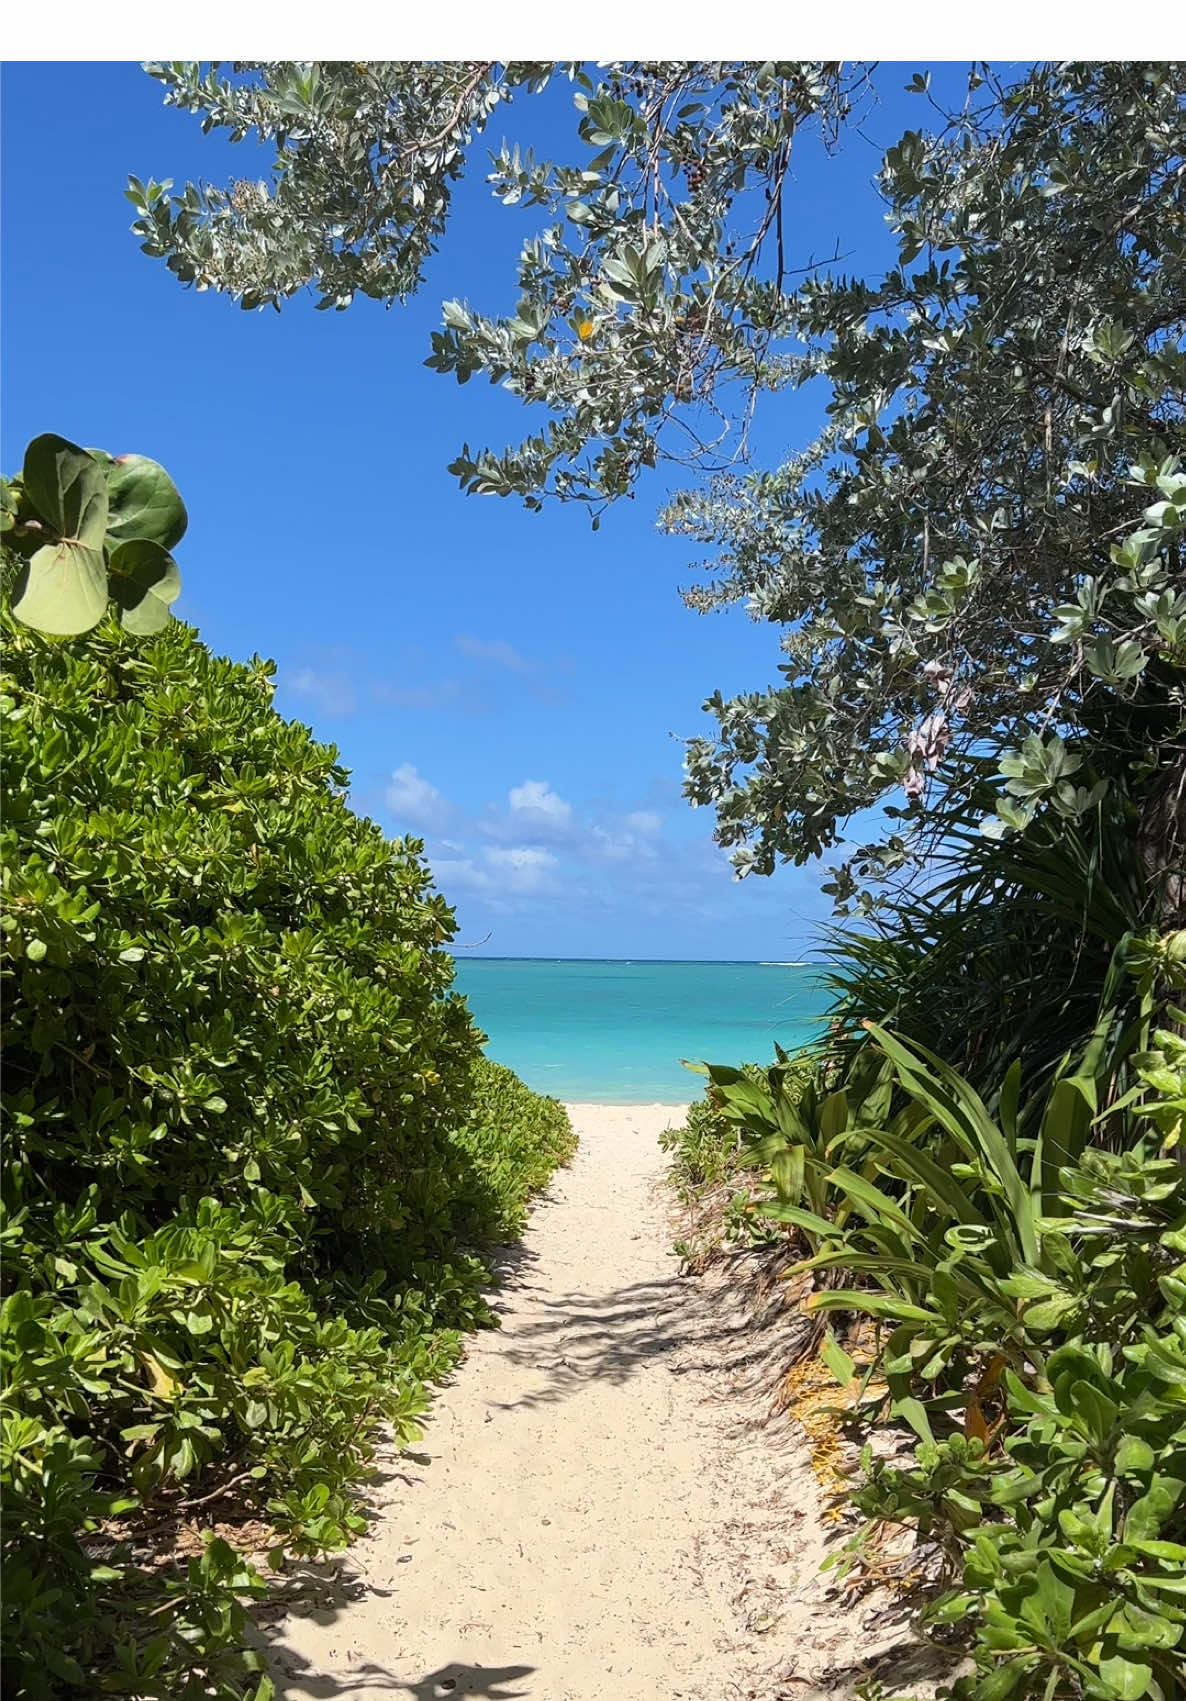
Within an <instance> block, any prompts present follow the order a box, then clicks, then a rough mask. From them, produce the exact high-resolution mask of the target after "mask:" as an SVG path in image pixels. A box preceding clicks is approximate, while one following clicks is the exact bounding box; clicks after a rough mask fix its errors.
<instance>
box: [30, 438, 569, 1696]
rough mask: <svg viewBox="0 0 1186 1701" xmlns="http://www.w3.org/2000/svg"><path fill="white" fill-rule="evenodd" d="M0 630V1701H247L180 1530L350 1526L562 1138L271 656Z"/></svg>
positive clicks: (240, 1627) (416, 860) (310, 1544)
mask: <svg viewBox="0 0 1186 1701" xmlns="http://www.w3.org/2000/svg"><path fill="white" fill-rule="evenodd" d="M54 441H59V440H54ZM85 459H86V460H87V462H88V463H89V465H88V466H84V467H83V468H82V471H81V474H80V476H81V477H82V478H83V480H84V481H85V480H87V479H90V477H91V472H90V467H94V466H97V465H98V463H97V462H96V461H95V460H94V458H93V457H90V456H87V457H85ZM27 464H28V463H27ZM32 464H34V465H36V464H38V460H37V456H36V455H34V456H33V457H32ZM55 464H57V465H58V466H62V465H73V464H74V463H73V462H72V461H71V460H70V458H69V457H68V456H65V455H64V454H63V456H60V457H59V459H58V461H57V462H56V463H55ZM146 476H147V475H146ZM112 477H113V479H115V478H116V477H117V475H116V474H115V473H113V474H112ZM149 488H150V489H159V486H158V485H157V484H156V483H155V481H153V480H151V479H150V480H149ZM170 488H171V487H170ZM138 523H143V522H138ZM121 547H122V546H121ZM116 553H118V551H113V555H112V559H113V560H114V558H115V554H116ZM5 566H6V570H7V571H8V572H9V573H10V574H15V573H18V572H19V571H20V568H21V558H19V557H18V556H16V555H15V553H14V552H10V551H9V550H8V548H7V542H6V544H5ZM51 600H52V599H51ZM116 601H117V603H118V597H117V598H116ZM3 621H4V636H5V672H4V676H3V681H2V684H0V717H2V719H3V726H4V741H5V764H4V773H3V785H4V809H3V827H2V850H3V903H2V906H0V942H2V945H0V977H2V980H3V994H4V1003H5V1015H6V1034H5V1040H6V1044H5V1079H4V1096H3V1113H4V1131H5V1141H4V1168H3V1187H2V1200H0V1206H2V1212H0V1266H2V1270H3V1277H4V1287H5V1294H6V1298H5V1300H4V1305H3V1309H2V1311H0V1359H2V1364H3V1374H4V1383H5V1407H4V1418H3V1458H2V1472H3V1491H4V1507H5V1517H4V1526H3V1546H4V1552H3V1559H4V1572H5V1581H6V1588H5V1593H4V1601H3V1607H2V1612H3V1681H4V1687H5V1693H6V1694H12V1695H13V1696H14V1697H27V1698H28V1701H43V1698H48V1697H57V1696H59V1695H62V1694H77V1693H84V1694H97V1693H123V1694H129V1695H136V1696H143V1697H146V1698H147V1697H165V1696H171V1697H177V1696H182V1697H184V1698H185V1701H199V1698H201V1701H208V1698H209V1697H212V1696H215V1697H217V1698H218V1701H230V1698H232V1697H240V1696H244V1695H248V1694H250V1695H252V1696H254V1697H256V1698H257V1701H264V1698H265V1697H266V1696H268V1695H270V1693H271V1688H270V1684H269V1683H268V1680H267V1679H266V1678H265V1677H260V1676H259V1675H258V1670H257V1668H258V1665H259V1661H258V1659H257V1658H256V1656H254V1655H252V1654H250V1653H249V1652H248V1651H246V1648H245V1623H244V1617H243V1613H242V1610H241V1605H240V1597H241V1596H250V1595H251V1594H253V1593H259V1592H260V1591H261V1590H262V1589H263V1587H264V1584H263V1581H262V1579H261V1578H260V1577H259V1576H257V1575H256V1574H255V1573H254V1572H253V1571H252V1570H251V1568H250V1567H249V1566H246V1565H245V1564H244V1563H243V1562H242V1560H241V1559H240V1558H239V1556H237V1555H236V1554H235V1553H233V1552H232V1551H231V1549H230V1548H229V1547H228V1546H227V1544H226V1543H225V1542H223V1541H219V1540H217V1539H211V1540H209V1541H208V1543H207V1547H206V1551H205V1553H204V1554H203V1555H202V1556H199V1557H195V1558H193V1559H192V1560H188V1561H185V1562H181V1561H180V1560H179V1559H178V1558H177V1555H176V1553H175V1551H174V1541H175V1538H176V1534H177V1529H178V1527H179V1522H180V1521H181V1520H184V1519H185V1518H186V1517H187V1516H188V1515H189V1514H190V1512H191V1511H196V1510H197V1509H198V1508H203V1509H205V1510H204V1511H202V1512H200V1513H198V1515H199V1516H200V1517H203V1518H204V1519H216V1518H218V1517H219V1516H220V1515H222V1516H232V1515H238V1516H240V1517H242V1516H244V1515H246V1514H248V1513H250V1514H252V1515H254V1516H255V1517H256V1518H257V1519H258V1520H260V1521H262V1523H263V1525H264V1527H265V1529H268V1530H270V1531H271V1540H272V1542H273V1548H274V1557H275V1558H277V1559H279V1557H280V1555H281V1554H282V1553H284V1552H292V1553H296V1554H316V1553H322V1552H325V1551H328V1550H332V1549H333V1548H335V1547H340V1546H342V1545H344V1544H345V1542H346V1541H347V1540H349V1538H350V1537H351V1535H352V1534H353V1533H354V1532H355V1531H356V1530H357V1529H358V1528H359V1527H360V1508H359V1486H360V1483H361V1481H362V1479H363V1477H364V1476H365V1473H366V1467H367V1460H368V1459H369V1457H370V1453H371V1448H372V1445H373V1437H374V1433H375V1430H376V1426H377V1425H378V1424H379V1423H381V1422H386V1423H388V1424H390V1426H391V1429H392V1433H393V1435H394V1437H395V1439H396V1440H397V1441H406V1440H408V1439H410V1438H411V1437H412V1436H414V1435H415V1434H416V1433H417V1420H418V1418H419V1416H420V1414H421V1413H422V1412H423V1411H424V1409H425V1407H426V1404H427V1392H426V1390H427V1387H428V1385H429V1384H430V1383H431V1382H433V1381H435V1380H437V1379H438V1378H439V1377H440V1376H441V1375H442V1374H443V1373H444V1371H445V1370H446V1369H447V1368H448V1367H449V1366H450V1365H451V1364H452V1363H453V1362H454V1361H455V1359H456V1357H457V1354H458V1351H459V1340H460V1337H459V1331H460V1330H461V1329H463V1328H466V1327H472V1326H474V1325H475V1324H480V1323H483V1322H488V1321H490V1320H491V1313H490V1311H489V1308H488V1306H487V1304H486V1302H485V1300H484V1298H483V1296H482V1292H481V1288H482V1285H483V1282H484V1280H485V1278H486V1276H487V1273H488V1270H487V1265H486V1263H485V1262H484V1259H483V1257H482V1255H481V1249H482V1246H483V1244H484V1243H485V1242H487V1241H488V1240H490V1239H493V1238H505V1236H506V1235H507V1234H510V1233H513V1232H515V1230H516V1229H517V1227H518V1225H519V1224H520V1222H521V1220H522V1214H523V1209H524V1205H525V1202H526V1199H527V1198H528V1197H529V1195H530V1194H531V1193H532V1192H533V1191H535V1190H537V1189H538V1188H539V1187H540V1186H541V1185H542V1184H543V1182H544V1180H545V1179H546V1176H547V1173H548V1171H549V1169H550V1167H551V1166H552V1165H553V1164H554V1163H555V1162H557V1161H562V1160H563V1158H564V1157H566V1156H567V1154H568V1152H569V1151H570V1149H571V1144H572V1135H571V1130H570V1129H569V1128H568V1125H567V1118H566V1117H565V1116H564V1113H563V1111H562V1110H561V1108H560V1107H559V1106H557V1105H556V1104H555V1103H554V1102H552V1101H544V1100H541V1099H538V1098H537V1097H536V1095H534V1094H531V1093H529V1092H528V1091H527V1089H526V1088H523V1087H522V1086H521V1084H519V1083H517V1082H515V1081H514V1079H513V1077H510V1076H509V1075H508V1074H507V1072H506V1071H502V1070H499V1069H497V1068H496V1066H494V1065H486V1064H485V1063H484V1062H483V1060H481V1059H480V1055H479V1044H480V1038H481V1036H480V1035H479V1034H478V1033H477V1031H476V1030H475V1028H474V1027H473V1024H472V1022H471V1019H470V1015H469V1011H468V1009H467V1008H466V1006H465V1003H464V1001H463V1000H462V999H460V998H459V997H458V996H456V994H454V993H453V992H452V991H451V982H452V978H453V964H452V961H451V959H450V958H449V957H448V956H447V955H446V954H445V952H444V950H443V949H442V947H443V945H444V944H445V943H446V942H447V940H448V939H449V938H450V936H451V933H452V927H453V917H452V912H451V910H450V909H449V908H448V906H447V904H446V903H445V901H444V899H443V898H441V897H440V896H438V895H437V894H435V893H434V892H433V891H432V889H431V875H430V872H429V870H428V869H427V868H426V866H425V865H424V863H423V861H422V859H421V856H420V850H421V847H420V845H419V844H418V842H417V841H415V840H409V841H403V842H401V841H395V842H394V843H393V842H389V841H388V840H386V839H385V838H384V836H383V835H382V834H381V833H380V831H379V829H378V828H377V827H375V826H374V825H373V823H371V822H368V821H365V820H362V819H360V818H359V817H357V816H356V815H354V814H353V813H352V812H351V810H350V809H349V807H348V805H347V801H346V783H347V778H348V776H347V775H346V773H345V771H344V770H343V769H342V768H341V767H340V765H339V763H338V760H337V754H336V752H335V751H334V750H333V749H332V748H328V747H326V746H322V745H318V744H317V743H315V742H314V740H313V739H312V737H311V736H310V734H309V732H308V730H307V729H306V728H304V727H302V726H300V725H296V724H292V723H288V722H285V721H283V720H282V719H281V718H280V716H278V715H277V714H276V712H275V710H274V709H273V707H272V702H271V699H272V685H271V674H272V671H273V670H272V667H271V664H269V663H266V662H262V661H260V660H259V659H258V658H256V659H255V660H253V661H252V662H251V663H249V664H247V665H237V664H234V663H231V662H229V661H225V660H221V659H219V658H217V657H215V656H212V655H211V654H210V653H209V652H208V651H207V650H206V649H205V647H204V646H203V645H202V644H200V643H199V642H198V640H197V638H196V635H195V634H194V633H193V631H192V629H190V628H189V627H186V626H183V625H181V624H180V623H178V622H175V621H169V622H168V623H167V624H166V625H165V626H164V627H163V629H161V630H160V631H158V632H156V633H155V635H151V636H144V635H142V634H141V633H140V632H139V631H137V630H135V624H136V623H135V622H131V623H129V622H126V621H121V620H117V619H116V618H115V616H114V614H113V613H109V614H107V615H105V616H103V617H102V618H100V619H99V620H98V623H97V624H96V625H95V626H94V627H93V628H92V630H91V631H90V632H89V634H88V635H87V636H85V637H84V638H81V639H78V640H76V641H75V642H73V643H61V642H56V641H51V640H48V639H46V638H45V637H43V636H42V635H41V634H40V633H38V632H36V631H34V630H31V629H30V626H29V625H28V624H27V623H25V624H20V623H18V622H17V621H15V620H14V619H13V618H12V617H11V616H10V615H9V614H8V613H7V612H5V613H4V616H3ZM129 625H131V627H132V628H133V629H131V630H129Z"/></svg>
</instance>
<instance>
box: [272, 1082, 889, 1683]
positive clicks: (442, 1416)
mask: <svg viewBox="0 0 1186 1701" xmlns="http://www.w3.org/2000/svg"><path fill="white" fill-rule="evenodd" d="M569 1109H570V1112H571V1114H572V1116H573V1121H574V1125H575V1126H576V1128H577V1130H578V1132H579V1134H580V1137H581V1147H580V1151H579V1153H578V1155H577V1157H576V1159H575V1160H574V1163H573V1165H572V1167H571V1169H569V1170H567V1171H563V1172H561V1173H560V1174H559V1175H558V1176H557V1177H556V1178H555V1181H554V1183H553V1185H552V1187H551V1188H550V1190H549V1192H548V1194H547V1196H546V1197H545V1198H544V1199H543V1200H542V1201H541V1202H540V1204H539V1205H538V1206H537V1208H536V1210H535V1212H534V1214H533V1217H532V1220H531V1223H530V1225H529V1228H528V1231H527V1234H526V1236H525V1238H524V1241H523V1244H522V1246H521V1248H519V1249H516V1251H515V1252H514V1253H513V1254H512V1256H511V1259H510V1263H509V1267H508V1269H507V1272H506V1277H505V1282H504V1285H503V1287H502V1288H501V1289H500V1291H499V1293H498V1295H497V1297H496V1300H495V1303H496V1306H497V1309H498V1310H499V1311H500V1312H501V1314H502V1319H503V1326H502V1328H501V1329H500V1330H498V1331H485V1332H483V1333H481V1334H479V1335H477V1336H476V1337H473V1338H472V1340H471V1343H470V1345H469V1347H468V1352H467V1357H466V1360H465V1362H464V1363H463V1364H462V1365H461V1366H460V1367H459V1368H458V1370H457V1371H456V1372H455V1374H454V1376H453V1378H452V1380H451V1382H450V1384H449V1385H448V1387H446V1388H445V1389H444V1390H443V1391H442V1393H441V1394H440V1396H439V1397H438V1399H437V1400H436V1402H435V1405H434V1408H433V1413H432V1416H431V1419H430V1420H429V1423H428V1427H427V1433H426V1438H425V1440H424V1441H423V1443H422V1444H421V1449H422V1450H421V1451H417V1452H414V1453H413V1455H412V1456H411V1458H409V1457H408V1456H407V1455H405V1456H403V1457H402V1458H401V1457H399V1455H398V1454H395V1453H392V1454H391V1455H389V1456H388V1457H387V1458H386V1459H385V1460H381V1463H382V1464H383V1465H384V1466H385V1480H384V1482H383V1483H382V1485H381V1487H380V1488H379V1490H378V1492H377V1496H376V1506H377V1515H376V1518H375V1521H374V1523H373V1524H372V1526H371V1530H370V1531H369V1532H368V1534H367V1536H365V1537H364V1538H363V1540H362V1541H361V1542H360V1543H359V1544H358V1546H357V1547H356V1548H354V1549H353V1550H352V1552H351V1554H350V1557H349V1561H348V1568H347V1576H348V1577H351V1578H352V1579H353V1581H352V1582H351V1583H350V1584H349V1585H348V1586H347V1587H346V1588H345V1590H343V1589H341V1588H340V1587H339V1588H338V1589H337V1590H336V1592H335V1591H331V1592H330V1593H329V1594H326V1595H324V1596H323V1597H322V1599H321V1600H320V1602H313V1601H311V1602H306V1603H304V1606H303V1608H302V1611H301V1613H300V1614H299V1615H298V1614H297V1613H296V1612H291V1613H290V1614H289V1615H288V1617H287V1618H286V1619H285V1620H284V1621H283V1622H282V1623H280V1624H279V1625H277V1626H276V1627H275V1629H274V1632H273V1636H274V1641H273V1649H274V1670H275V1675H276V1678H277V1692H278V1694H279V1695H280V1696H283V1697H285V1698H286V1701H298V1698H299V1701H325V1698H328V1697H346V1696H349V1697H350V1701H372V1698H373V1701H379V1698H380V1697H383V1698H387V1697H390V1696H392V1695H405V1696H413V1697H416V1698H419V1701H429V1698H437V1697H443V1696H447V1695H458V1696H462V1695H470V1696H488V1697H524V1698H530V1701H610V1698H611V1697H612V1698H613V1701H690V1698H692V1697H696V1698H698V1701H699V1698H703V1701H723V1698H724V1697H726V1696H742V1695H750V1694H759V1693H761V1694H771V1695H774V1694H784V1693H785V1694H787V1695H794V1696H795V1697H796V1701H798V1697H800V1696H807V1695H810V1694H813V1693H816V1691H815V1690H814V1688H813V1687H812V1686H811V1685H810V1684H809V1683H808V1682H807V1679H808V1677H809V1676H810V1673H811V1665H812V1661H811V1659H809V1658H806V1657H804V1656H805V1653H806V1651H805V1650H803V1649H800V1650H799V1658H798V1659H797V1661H796V1664H797V1669H798V1670H799V1671H801V1672H802V1673H803V1676H801V1677H799V1678H798V1679H796V1680H794V1681H795V1685H796V1686H795V1687H794V1688H793V1689H786V1690H783V1689H782V1688H781V1687H780V1686H777V1685H776V1686H775V1687H772V1688H768V1687H767V1686H765V1685H759V1686H756V1687H751V1683H750V1682H749V1681H743V1678H744V1674H745V1673H746V1672H747V1671H748V1672H749V1673H750V1674H752V1673H753V1672H754V1671H755V1670H756V1669H757V1666H758V1665H763V1664H764V1665H765V1667H766V1669H767V1671H771V1667H770V1662H771V1660H772V1659H773V1658H774V1657H775V1656H776V1655H784V1656H785V1654H786V1652H787V1642H786V1640H785V1632H787V1631H788V1630H791V1629H792V1626H793V1627H794V1628H795V1629H796V1630H797V1631H798V1632H799V1633H802V1632H804V1631H806V1630H807V1629H808V1626H809V1625H810V1623H811V1618H812V1613H811V1610H810V1603H809V1602H807V1601H800V1602H799V1607H798V1610H797V1611H796V1612H795V1613H794V1614H793V1615H792V1620H791V1621H788V1620H787V1619H786V1618H785V1617H784V1614H783V1609H784V1608H785V1607H786V1606H787V1605H788V1604H793V1603H792V1602H791V1599H790V1595H788V1594H787V1591H788V1589H789V1590H790V1591H791V1595H793V1594H794V1591H795V1586H796V1580H797V1579H801V1580H802V1582H803V1584H804V1585H805V1586H806V1587H807V1589H808V1591H809V1592H810V1591H813V1590H814V1591H816V1592H817V1593H818V1588H819V1585H818V1564H819V1552H820V1551H822V1549H820V1546H819V1539H818V1532H816V1533H815V1534H814V1535H813V1534H811V1533H810V1532H806V1531H805V1532H804V1537H805V1538H809V1539H805V1540H804V1541H803V1542H802V1543H801V1544H796V1547H797V1549H798V1551H788V1550H787V1549H785V1548H781V1547H780V1546H779V1544H780V1543H781V1542H782V1541H784V1540H785V1539H786V1532H787V1530H788V1528H792V1527H793V1526H794V1525H795V1523H796V1521H799V1522H800V1523H801V1522H802V1520H803V1518H804V1513H803V1511H802V1509H801V1508H796V1507H794V1506H790V1505H788V1502H787V1500H786V1496H785V1491H786V1485H787V1480H788V1478H787V1468H788V1460H787V1458H786V1457H785V1456H782V1457H780V1454H779V1448H778V1447H777V1446H771V1444H770V1438H769V1437H768V1436H766V1437H755V1438H753V1440H752V1442H751V1444H747V1443H746V1440H745V1437H744V1435H743V1434H742V1433H740V1432H737V1431H736V1426H734V1428H735V1432H734V1433H733V1434H732V1435H731V1436H730V1435H728V1434H727V1431H728V1428H729V1422H728V1420H729V1418H730V1415H731V1414H730V1412H729V1410H728V1409H727V1408H728V1404H729V1400H728V1388H726V1387H723V1386H722V1383H721V1380H720V1372H721V1359H720V1349H721V1347H722V1345H723V1344H725V1340H726V1337H729V1336H730V1335H732V1336H734V1337H738V1336H741V1337H744V1336H745V1335H746V1326H745V1323H744V1321H741V1322H734V1324H733V1326H732V1327H731V1328H730V1327H728V1326H727V1320H725V1321H722V1317H721V1314H720V1312H719V1310H718V1311H717V1312H716V1313H715V1314H711V1313H706V1311H705V1304H704V1300H703V1296H702V1295H701V1294H700V1293H699V1291H698V1284H697V1283H696V1282H695V1281H689V1280H681V1279H680V1277H679V1276H678V1274H677V1261H676V1260H675V1258H674V1257H672V1255H671V1253H670V1251H669V1245H670V1226H669V1224H668V1222H667V1221H666V1218H665V1211H664V1207H663V1202H662V1200H661V1199H660V1198H659V1197H657V1196H656V1191H655V1183H656V1181H657V1179H658V1177H659V1175H660V1174H661V1172H662V1169H663V1167H664V1160H663V1156H662V1153H661V1152H660V1150H659V1149H658V1147H657V1145H656V1136H657V1135H658V1133H659V1132H660V1131H661V1130H662V1129H663V1128H665V1127H666V1126H667V1125H668V1124H669V1123H671V1122H673V1121H679V1120H681V1119H682V1117H681V1113H680V1111H678V1110H675V1109H672V1108H671V1107H666V1108H665V1107H663V1106H660V1105H648V1106H630V1107H604V1106H581V1105H575V1106H570V1107H569ZM741 1362H745V1359H744V1355H743V1358H742V1360H741ZM723 1408H724V1409H723ZM732 1415H733V1416H735V1415H736V1414H735V1413H734V1414H732ZM798 1463H799V1466H800V1467H802V1464H803V1460H802V1458H800V1460H799V1461H798ZM798 1475H799V1477H800V1478H802V1476H803V1471H802V1469H801V1468H800V1469H799V1472H798ZM807 1477H808V1482H809V1490H810V1472H809V1471H808V1472H807ZM800 1492H802V1490H800ZM747 1502H748V1503H749V1504H748V1506H747V1504H746V1503H747ZM739 1503H740V1511H739ZM751 1508H755V1509H756V1510H751ZM730 1531H732V1534H733V1538H734V1539H733V1543H732V1547H730ZM706 1555H707V1556H710V1557H706ZM722 1556H724V1557H722ZM772 1591H773V1593H772ZM772 1601H774V1602H775V1603H776V1605H775V1606H774V1608H773V1609H771V1602H772ZM772 1628H778V1629H779V1630H780V1631H781V1632H783V1634H779V1635H778V1636H776V1637H775V1636H771V1637H769V1638H768V1639H763V1633H764V1632H766V1631H768V1630H770V1629H772ZM851 1628H852V1629H854V1630H856V1629H857V1628H858V1627H856V1626H852V1627H851ZM825 1640H826V1638H825ZM771 1644H773V1645H771ZM772 1675H774V1674H773V1673H772ZM777 1675H778V1676H782V1675H783V1673H782V1672H779V1673H778V1674H777ZM851 1692H852V1691H851V1690H849V1693H851ZM833 1693H835V1691H833Z"/></svg>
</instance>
